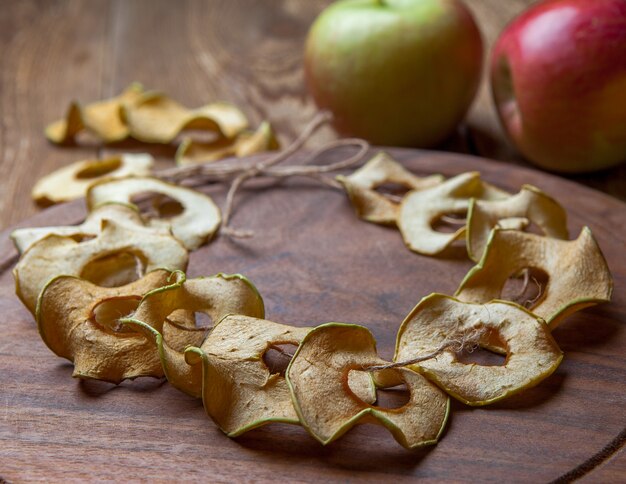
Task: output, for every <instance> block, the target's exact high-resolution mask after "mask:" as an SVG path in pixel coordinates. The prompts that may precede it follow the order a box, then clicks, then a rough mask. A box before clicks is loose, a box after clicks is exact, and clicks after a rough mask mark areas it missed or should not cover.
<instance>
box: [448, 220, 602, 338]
mask: <svg viewBox="0 0 626 484" xmlns="http://www.w3.org/2000/svg"><path fill="white" fill-rule="evenodd" d="M524 269H538V270H540V271H543V272H544V273H545V274H546V275H547V277H548V280H547V283H546V285H545V287H544V288H543V289H542V291H541V293H540V294H539V297H537V298H536V300H535V301H533V305H531V306H530V308H529V309H530V310H531V311H532V312H533V313H534V314H536V315H537V316H539V317H541V318H543V319H544V320H546V322H547V323H548V324H549V326H550V329H554V328H555V327H556V326H557V325H558V324H559V323H560V322H561V321H562V320H563V319H564V318H565V317H567V316H568V315H570V314H572V313H574V312H576V311H580V310H581V309H583V308H585V307H588V306H593V305H595V304H598V303H601V302H607V301H609V300H610V298H611V292H612V289H613V281H612V278H611V273H610V272H609V268H608V266H607V264H606V261H605V259H604V256H603V255H602V252H601V250H600V248H599V247H598V244H597V242H596V241H595V239H594V237H593V235H592V233H591V230H589V228H588V227H584V228H583V229H582V231H581V233H580V235H579V236H578V239H576V240H558V239H551V238H547V237H542V236H540V235H536V234H531V233H526V232H519V231H516V230H500V229H495V230H493V231H492V233H491V236H490V238H489V241H488V242H487V248H486V250H485V252H484V254H483V257H482V259H481V260H480V262H479V263H478V264H477V265H476V266H474V267H473V268H472V269H471V270H470V271H469V272H468V273H467V275H466V276H465V278H464V279H463V281H462V282H461V285H460V286H459V288H458V289H457V291H456V293H455V296H456V297H457V298H458V299H459V300H461V301H465V302H472V303H485V302H489V301H491V300H492V299H497V298H501V294H502V290H503V288H504V285H505V283H506V282H507V279H508V278H509V277H515V276H517V275H518V274H520V273H521V272H522V270H524Z"/></svg>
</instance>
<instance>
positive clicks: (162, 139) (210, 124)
mask: <svg viewBox="0 0 626 484" xmlns="http://www.w3.org/2000/svg"><path fill="white" fill-rule="evenodd" d="M124 117H125V119H126V122H127V124H128V127H129V129H130V134H131V136H132V137H133V138H135V139H138V140H140V141H144V142H148V143H170V142H172V141H173V140H174V139H175V138H176V137H177V136H178V135H179V134H180V132H181V131H183V130H185V129H196V130H203V131H212V132H215V133H217V134H218V135H219V136H221V137H226V138H232V137H234V136H236V135H237V134H238V133H240V132H241V131H243V130H244V129H246V128H247V127H248V120H247V119H246V117H245V115H244V114H243V113H242V112H241V111H240V110H239V109H238V108H237V107H235V106H234V105H232V104H229V103H224V102H219V103H213V104H208V105H206V106H202V107H200V108H198V109H188V108H186V107H185V106H183V105H181V104H179V103H177V102H176V101H174V100H173V99H171V98H169V97H168V96H167V95H165V94H162V93H157V92H149V93H145V94H143V95H142V97H141V98H140V99H138V100H137V101H136V102H134V103H133V104H132V105H128V106H125V107H124Z"/></svg>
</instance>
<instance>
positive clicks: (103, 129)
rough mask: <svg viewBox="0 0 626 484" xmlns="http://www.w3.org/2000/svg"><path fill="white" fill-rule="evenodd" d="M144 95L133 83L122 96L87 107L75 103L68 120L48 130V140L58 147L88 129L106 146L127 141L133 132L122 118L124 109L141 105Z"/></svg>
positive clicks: (60, 121) (136, 84) (55, 123)
mask: <svg viewBox="0 0 626 484" xmlns="http://www.w3.org/2000/svg"><path fill="white" fill-rule="evenodd" d="M142 93H143V86H142V85H141V84H139V83H133V84H131V85H130V86H129V87H128V88H126V89H125V90H124V92H122V94H120V95H119V96H116V97H114V98H111V99H106V100H104V101H98V102H94V103H91V104H87V105H86V106H82V105H81V104H80V103H77V102H72V103H71V104H70V107H69V109H68V112H67V115H66V117H65V119H60V120H58V121H55V122H54V123H52V124H49V125H48V126H47V127H46V129H45V134H46V138H48V140H50V141H51V142H53V143H57V144H64V143H70V142H73V141H74V139H75V137H76V135H77V134H78V133H80V132H81V131H82V130H83V129H87V130H88V131H90V132H91V133H93V134H94V135H96V136H97V137H98V138H100V139H101V140H102V141H104V142H105V143H113V142H116V141H121V140H123V139H126V138H127V137H128V134H129V131H128V126H127V125H126V123H125V121H124V119H123V118H122V115H121V108H122V106H123V105H126V104H132V103H134V102H135V101H137V100H138V99H139V98H140V96H141V95H142Z"/></svg>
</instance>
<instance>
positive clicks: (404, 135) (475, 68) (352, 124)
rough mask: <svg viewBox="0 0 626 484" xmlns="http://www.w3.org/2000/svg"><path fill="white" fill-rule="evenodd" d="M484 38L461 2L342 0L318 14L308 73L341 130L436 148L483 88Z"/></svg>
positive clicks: (384, 142)
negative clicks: (481, 83)
mask: <svg viewBox="0 0 626 484" xmlns="http://www.w3.org/2000/svg"><path fill="white" fill-rule="evenodd" d="M481 65H482V40H481V36H480V32H479V30H478V27H477V26H476V23H475V22H474V20H473V18H472V16H471V14H470V12H469V11H468V10H467V8H466V7H465V6H464V5H463V3H461V2H460V1H459V0H342V1H339V2H336V3H334V4H333V5H331V6H330V7H328V8H327V9H326V10H324V11H323V12H322V13H321V15H320V16H319V17H318V18H317V20H316V21H315V23H314V24H313V26H312V28H311V31H310V32H309V36H308V39H307V42H306V51H305V75H306V80H307V84H308V86H309V89H310V91H311V93H312V94H313V97H314V99H315V101H316V103H317V105H318V106H319V107H320V108H322V109H329V110H330V111H331V112H332V113H333V114H334V123H335V126H336V128H337V129H338V131H339V132H341V133H342V134H346V135H351V136H359V137H361V138H365V139H367V140H369V141H371V142H373V143H376V144H380V145H404V146H419V147H426V146H432V145H434V144H436V143H438V142H440V141H442V140H443V139H445V138H446V137H447V136H448V135H450V134H451V132H452V131H453V130H454V128H455V126H456V125H457V124H458V123H459V122H460V121H461V119H462V118H463V116H464V114H465V112H466V111H467V109H468V107H469V105H470V103H471V102H472V99H473V98H474V95H475V93H476V89H477V87H478V82H479V80H480V73H481Z"/></svg>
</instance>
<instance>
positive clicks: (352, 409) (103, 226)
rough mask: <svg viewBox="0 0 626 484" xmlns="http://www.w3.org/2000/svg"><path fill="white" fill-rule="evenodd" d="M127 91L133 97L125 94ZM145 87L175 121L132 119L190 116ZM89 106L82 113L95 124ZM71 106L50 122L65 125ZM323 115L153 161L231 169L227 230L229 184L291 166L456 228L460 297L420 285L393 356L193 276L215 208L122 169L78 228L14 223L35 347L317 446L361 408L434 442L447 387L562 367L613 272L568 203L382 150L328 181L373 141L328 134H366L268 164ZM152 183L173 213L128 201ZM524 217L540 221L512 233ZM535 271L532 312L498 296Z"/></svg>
mask: <svg viewBox="0 0 626 484" xmlns="http://www.w3.org/2000/svg"><path fill="white" fill-rule="evenodd" d="M127 95H128V96H135V97H137V96H139V94H138V93H136V92H129V93H125V94H123V95H122V96H127ZM142 99H144V101H145V98H142ZM109 102H117V101H115V100H113V101H109ZM142 102H143V101H142ZM145 102H146V103H148V104H150V103H152V104H151V105H152V106H153V107H154V106H160V109H164V110H165V111H167V112H170V111H173V112H174V114H172V113H170V115H168V116H166V117H165V118H163V119H167V120H168V123H169V124H168V125H167V126H159V128H158V129H157V128H155V127H154V126H153V127H152V128H149V127H150V126H151V124H150V123H146V124H145V126H144V124H141V123H139V121H138V120H139V119H143V118H142V117H141V116H142V113H141V112H138V113H135V115H133V116H129V117H127V119H129V120H134V121H133V122H135V123H139V124H140V125H141V126H143V127H145V128H146V129H154V131H150V133H151V134H149V133H148V132H142V133H143V134H142V135H141V137H142V138H144V139H151V140H152V139H157V138H158V139H168V140H169V139H171V137H172V136H174V134H173V133H174V132H175V131H177V130H178V131H179V130H180V129H182V128H181V126H182V127H184V126H185V123H187V124H189V123H191V122H192V121H189V120H193V119H195V118H194V116H198V113H197V112H195V111H193V112H186V111H184V110H182V109H180V107H177V106H176V105H174V104H172V102H170V101H169V100H168V99H165V98H163V97H159V96H152V97H149V98H148V101H145ZM163 106H165V107H163ZM87 108H89V106H88V107H87ZM87 108H86V109H85V110H84V112H83V114H81V116H82V118H81V123H82V124H83V125H84V126H91V129H94V130H95V129H96V127H95V126H94V125H93V123H92V122H91V121H90V120H89V115H88V113H89V109H87ZM91 109H95V108H94V107H92V108H91ZM98 109H110V105H109V104H106V103H105V104H104V105H102V106H99V107H98ZM79 111H80V110H79ZM205 114H206V113H205ZM71 115H72V114H71V112H70V115H68V121H67V122H66V124H65V125H59V126H57V127H56V128H55V129H52V130H49V132H48V134H49V136H56V137H57V138H58V139H64V138H67V137H68V136H70V135H72V133H71V131H69V128H68V127H69V126H72V125H74V124H73V122H72V121H71V119H70V116H71ZM324 120H325V118H324V117H321V118H319V119H317V120H316V121H315V123H313V125H311V126H310V127H309V128H307V130H308V131H307V130H305V133H303V136H302V137H300V138H299V139H298V140H297V141H296V142H295V143H294V144H293V145H292V146H290V147H288V148H287V149H286V150H285V151H284V152H282V153H279V154H278V155H276V156H274V157H272V158H270V159H267V160H265V161H262V162H259V163H255V164H252V165H243V166H232V165H224V164H220V165H210V164H209V165H195V166H188V167H184V168H178V169H176V170H170V171H168V172H167V173H163V172H162V173H161V176H162V177H163V178H167V179H169V180H171V181H180V180H182V179H189V178H192V179H198V177H199V179H200V180H204V179H206V178H212V179H217V180H224V179H230V180H232V184H231V189H230V190H229V193H228V196H227V202H226V207H225V209H224V213H223V221H222V229H221V230H222V231H223V232H225V233H226V234H230V235H242V233H241V231H236V230H233V229H232V228H230V227H229V225H228V221H229V216H230V213H231V210H232V204H233V200H234V195H235V193H236V190H237V189H238V187H239V186H240V185H241V184H242V183H243V182H244V181H245V180H246V179H248V178H251V177H254V176H277V177H283V176H294V175H298V176H310V177H313V178H316V179H319V180H321V181H323V182H324V183H327V184H330V185H332V186H335V187H343V188H344V189H345V191H346V193H347V194H348V196H349V198H350V200H351V202H352V204H353V206H354V208H355V210H356V212H357V214H358V216H360V217H361V218H363V219H364V220H367V221H369V222H373V223H382V224H387V225H396V226H397V227H398V229H399V230H400V232H401V234H402V236H403V238H404V240H405V242H406V245H407V246H408V247H409V248H410V249H411V250H413V251H415V252H418V253H421V254H426V255H434V254H438V253H440V252H442V251H444V250H446V248H447V247H449V246H450V244H452V243H453V242H454V241H455V240H458V239H460V238H463V237H465V238H466V240H467V247H468V253H469V255H470V257H471V258H472V259H474V260H475V261H478V264H477V265H476V266H475V267H474V268H473V269H471V270H470V271H469V273H468V274H467V276H466V277H465V279H464V280H463V281H462V282H461V284H460V286H459V288H458V290H457V292H456V294H455V296H454V297H451V296H447V295H442V294H431V295H429V296H426V297H425V298H423V299H422V300H421V301H420V302H419V303H418V305H417V306H416V307H415V308H414V309H413V310H412V311H411V313H410V314H409V315H408V316H407V317H406V318H405V320H404V322H403V323H402V325H401V326H400V329H399V331H398V335H397V343H396V352H395V355H394V359H393V361H391V362H388V361H385V360H382V359H380V358H379V357H378V355H377V352H376V343H375V340H374V338H373V336H372V334H371V333H370V332H369V330H368V329H367V328H365V327H362V326H358V325H348V324H340V323H329V324H324V325H321V326H318V327H316V328H300V327H292V326H287V325H282V324H278V323H275V322H271V321H267V320H265V319H264V317H265V311H264V304H263V300H262V298H261V296H260V294H259V293H258V291H257V290H256V288H255V287H254V285H253V284H252V283H251V282H250V281H249V280H248V279H246V278H245V277H244V276H240V275H224V274H218V275H216V276H213V277H206V278H196V279H186V277H185V274H184V272H183V271H184V270H185V268H186V265H187V262H188V255H187V251H188V250H194V249H197V248H198V247H199V246H201V245H202V244H204V243H206V242H207V241H208V240H210V238H211V237H212V236H213V235H214V234H215V233H216V232H217V230H218V229H219V227H220V221H221V217H222V215H221V214H220V211H219V209H218V208H217V207H216V205H215V204H214V203H213V202H212V200H211V199H210V198H209V197H208V196H206V195H204V194H201V193H199V192H196V191H194V190H192V189H191V188H186V187H182V186H178V185H176V184H171V183H167V182H166V181H163V180H160V179H157V178H151V177H130V178H120V179H107V180H104V181H101V182H99V183H96V184H94V185H92V186H91V187H90V188H89V190H88V192H87V205H88V208H89V215H88V216H87V219H86V220H85V222H84V223H82V224H81V225H78V226H74V227H49V228H37V229H19V230H16V231H15V232H14V233H13V234H12V238H13V240H14V242H15V244H16V247H17V248H18V250H19V251H20V252H21V254H22V255H21V258H20V261H19V262H18V264H17V265H16V267H15V270H14V275H15V278H16V291H17V294H18V296H19V297H20V299H21V300H22V301H23V302H24V304H25V305H26V307H27V308H28V309H29V310H30V311H31V312H32V313H33V314H34V315H35V317H36V320H37V324H38V328H39V332H40V334H41V337H42V338H43V340H44V342H45V343H46V345H48V347H49V348H50V349H51V350H52V351H53V352H55V353H56V354H57V355H59V356H61V357H64V358H67V359H68V360H70V361H72V362H73V363H74V375H73V376H75V377H80V378H93V379H100V380H105V381H109V382H112V383H119V382H121V381H122V380H124V379H129V378H130V379H132V378H136V377H139V376H152V377H163V376H165V377H166V378H167V379H168V381H169V382H170V383H171V384H172V385H174V386H175V387H176V388H178V389H180V390H181V391H183V392H185V393H187V394H189V395H192V396H194V397H197V398H202V399H203V402H204V407H205V409H206V412H207V414H208V415H209V416H210V417H211V418H212V419H213V420H214V421H215V422H216V423H217V425H219V427H220V428H221V429H222V430H223V431H224V432H225V433H226V434H227V435H229V436H231V437H235V436H238V435H241V434H242V433H244V432H246V431H248V430H250V429H253V428H255V427H258V426H260V425H264V424H266V423H269V422H287V423H292V424H300V425H302V426H303V427H305V428H306V429H307V431H308V432H309V433H310V434H311V435H312V436H313V437H315V438H316V439H317V440H319V441H320V442H321V443H323V444H327V443H329V442H332V441H333V440H335V439H337V438H338V437H340V436H341V435H343V434H344V433H345V432H346V431H348V430H349V429H350V428H351V427H352V426H354V425H356V424H358V423H363V422H370V423H375V424H379V425H383V426H385V427H386V428H387V429H389V431H390V432H391V433H392V435H393V436H394V438H395V439H396V440H397V441H398V442H399V443H400V444H401V445H403V446H404V447H407V448H414V447H419V446H423V445H428V444H433V443H435V442H437V439H438V438H439V436H440V435H441V432H442V430H443V428H444V426H445V423H446V420H447V416H448V412H449V408H450V403H449V398H448V395H450V396H452V397H454V398H456V399H458V400H459V401H461V402H464V403H466V404H468V405H486V404H490V403H492V402H495V401H498V400H501V399H503V398H507V397H509V396H511V395H513V394H515V393H517V392H519V391H521V390H523V389H525V388H528V387H530V386H532V385H535V384H537V383H539V382H540V381H542V380H543V379H545V378H546V377H548V376H549V375H550V374H551V373H552V372H553V371H554V370H555V369H556V368H557V367H558V365H559V363H560V362H561V359H562V353H561V350H560V349H559V347H558V345H557V344H556V342H555V341H554V339H553V338H552V336H551V334H550V330H551V329H553V328H554V327H555V326H556V325H557V324H559V323H560V322H561V321H562V320H563V318H564V317H565V316H567V315H569V314H571V313H572V312H574V311H577V310H579V309H582V308H583V307H587V306H589V305H592V304H596V303H599V302H602V301H608V300H609V298H610V294H611V289H612V281H611V276H610V273H609V271H608V267H607V265H606V262H605V261H604V258H603V256H602V254H601V252H600V249H599V248H598V246H597V244H596V242H595V240H594V238H593V236H592V235H591V232H590V230H589V229H587V228H584V229H583V231H582V232H581V234H580V236H579V237H578V239H577V240H573V241H569V240H566V239H567V237H568V234H567V230H566V223H565V211H564V210H563V209H562V208H561V207H560V205H559V204H558V203H557V202H556V201H554V200H553V199H551V198H550V197H549V196H547V195H546V194H544V193H543V192H541V191H540V190H539V189H537V188H535V187H531V186H527V185H525V186H524V187H522V189H521V191H520V192H519V193H518V194H517V195H511V194H509V193H507V192H504V191H502V190H500V189H498V188H496V187H493V186H491V185H489V184H487V183H485V182H483V181H482V180H481V179H480V175H479V174H478V173H475V172H472V173H464V174H460V175H457V176H455V177H452V178H450V179H448V180H444V178H443V177H441V176H439V175H434V176H431V177H426V178H420V177H417V176H415V175H414V174H412V173H410V172H409V171H407V170H406V169H405V168H404V167H403V166H401V165H400V164H398V163H397V162H395V161H394V160H393V159H391V158H390V157H389V156H387V155H385V154H379V155H377V156H375V157H374V158H373V159H372V160H370V161H369V162H368V163H366V164H365V165H363V166H362V167H361V168H359V169H357V170H356V171H354V172H353V173H351V174H350V175H347V176H340V177H337V180H336V181H335V180H334V179H327V178H324V177H323V174H324V173H327V172H331V171H335V170H338V169H342V168H348V167H351V166H354V165H355V164H356V163H359V162H360V156H362V154H363V153H364V151H365V150H364V149H363V147H365V148H367V145H363V142H360V141H355V140H347V141H341V142H339V144H355V143H356V144H357V145H358V146H360V147H361V148H362V149H361V151H360V153H359V154H358V155H355V156H353V157H350V158H349V159H347V160H342V161H340V162H337V163H334V164H332V165H327V166H308V165H306V164H305V165H302V166H291V167H289V166H278V163H280V162H281V161H283V160H284V159H285V158H287V157H288V156H289V155H290V154H292V153H293V152H295V151H296V150H297V149H298V148H299V147H300V146H301V144H302V141H303V140H304V139H306V137H308V136H309V135H310V133H311V132H312V131H313V130H314V129H315V128H316V127H317V126H319V125H320V124H321V123H323V122H324ZM94 122H95V121H94ZM114 128H115V129H113V128H111V129H110V130H109V129H107V130H104V131H103V132H102V136H103V138H105V139H119V137H120V136H123V135H124V132H123V130H122V129H120V127H119V126H114ZM133 129H134V131H133V132H135V133H137V132H138V131H137V129H138V128H137V127H136V126H135V127H134V128H133ZM220 129H223V128H220ZM129 132H130V131H129ZM137 136H138V135H137ZM138 137H139V136H138ZM389 183H394V184H400V185H402V186H404V187H406V188H408V189H409V191H408V192H407V193H406V194H405V195H404V196H403V197H397V196H389V195H386V194H383V193H381V192H378V191H377V190H376V188H377V187H379V186H381V185H385V184H389ZM146 191H150V192H152V193H157V194H161V195H163V196H167V197H170V198H171V199H174V200H175V201H177V202H178V203H179V204H180V205H181V207H182V212H181V213H179V214H178V215H175V216H173V217H166V218H163V217H158V216H156V217H152V218H150V219H146V218H145V217H143V216H142V215H141V213H140V212H139V210H138V208H137V207H136V206H135V205H133V204H132V203H131V201H132V200H133V197H134V196H135V195H138V194H140V193H143V192H146ZM451 217H452V218H451ZM459 217H465V218H464V219H463V218H459ZM440 221H443V222H446V221H448V222H450V223H454V224H457V229H456V230H455V231H453V232H441V231H438V230H436V229H435V228H433V227H436V224H437V223H439V222H440ZM531 224H534V225H535V226H537V227H538V228H539V229H540V230H541V231H542V232H543V234H544V235H537V234H534V233H528V232H522V231H521V230H522V229H524V228H525V227H527V226H529V225H531ZM243 235H245V234H243ZM162 267H168V268H169V269H163V268H162ZM529 268H532V269H539V270H541V271H543V272H544V273H546V274H547V276H548V278H549V279H548V280H549V282H548V284H547V285H546V286H545V287H544V288H543V290H542V291H541V292H540V294H539V295H538V296H536V297H535V298H534V300H533V301H532V307H531V308H530V310H529V309H526V308H524V307H523V306H521V305H519V304H516V303H514V302H510V301H499V300H497V298H498V297H500V293H501V290H502V287H503V285H504V283H505V281H506V280H507V279H508V278H509V277H510V276H511V275H513V276H517V275H520V274H524V275H525V276H526V280H527V281H529V280H530V278H531V277H532V276H531V275H529V274H530V272H529ZM137 275H140V276H141V277H140V278H139V279H138V280H135V281H134V282H130V283H127V282H128V281H129V280H132V279H136V277H137ZM112 286H113V287H112ZM196 312H204V313H207V314H208V315H209V316H210V317H211V318H212V320H213V321H215V325H214V326H213V327H200V326H198V325H197V324H196V318H195V313H196ZM285 344H291V345H295V346H296V347H297V350H296V352H295V354H293V355H289V357H290V358H291V361H290V363H289V366H288V368H287V369H286V371H285V373H284V375H282V374H281V373H272V371H271V370H270V369H269V368H268V366H267V365H266V364H265V362H264V359H263V357H264V355H265V354H266V352H267V351H268V350H269V349H270V348H274V347H280V345H285ZM472 345H480V346H482V347H484V348H487V349H489V350H491V351H495V352H500V353H505V354H506V362H505V364H504V365H502V366H483V365H479V364H475V363H472V364H467V363H464V362H462V361H459V359H458V352H459V351H462V350H463V349H465V348H467V347H468V346H472ZM400 384H404V385H406V387H407V389H408V391H409V401H408V402H407V403H406V404H405V405H403V406H402V407H400V408H398V409H386V408H383V407H379V406H376V388H384V387H389V386H396V385H400Z"/></svg>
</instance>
